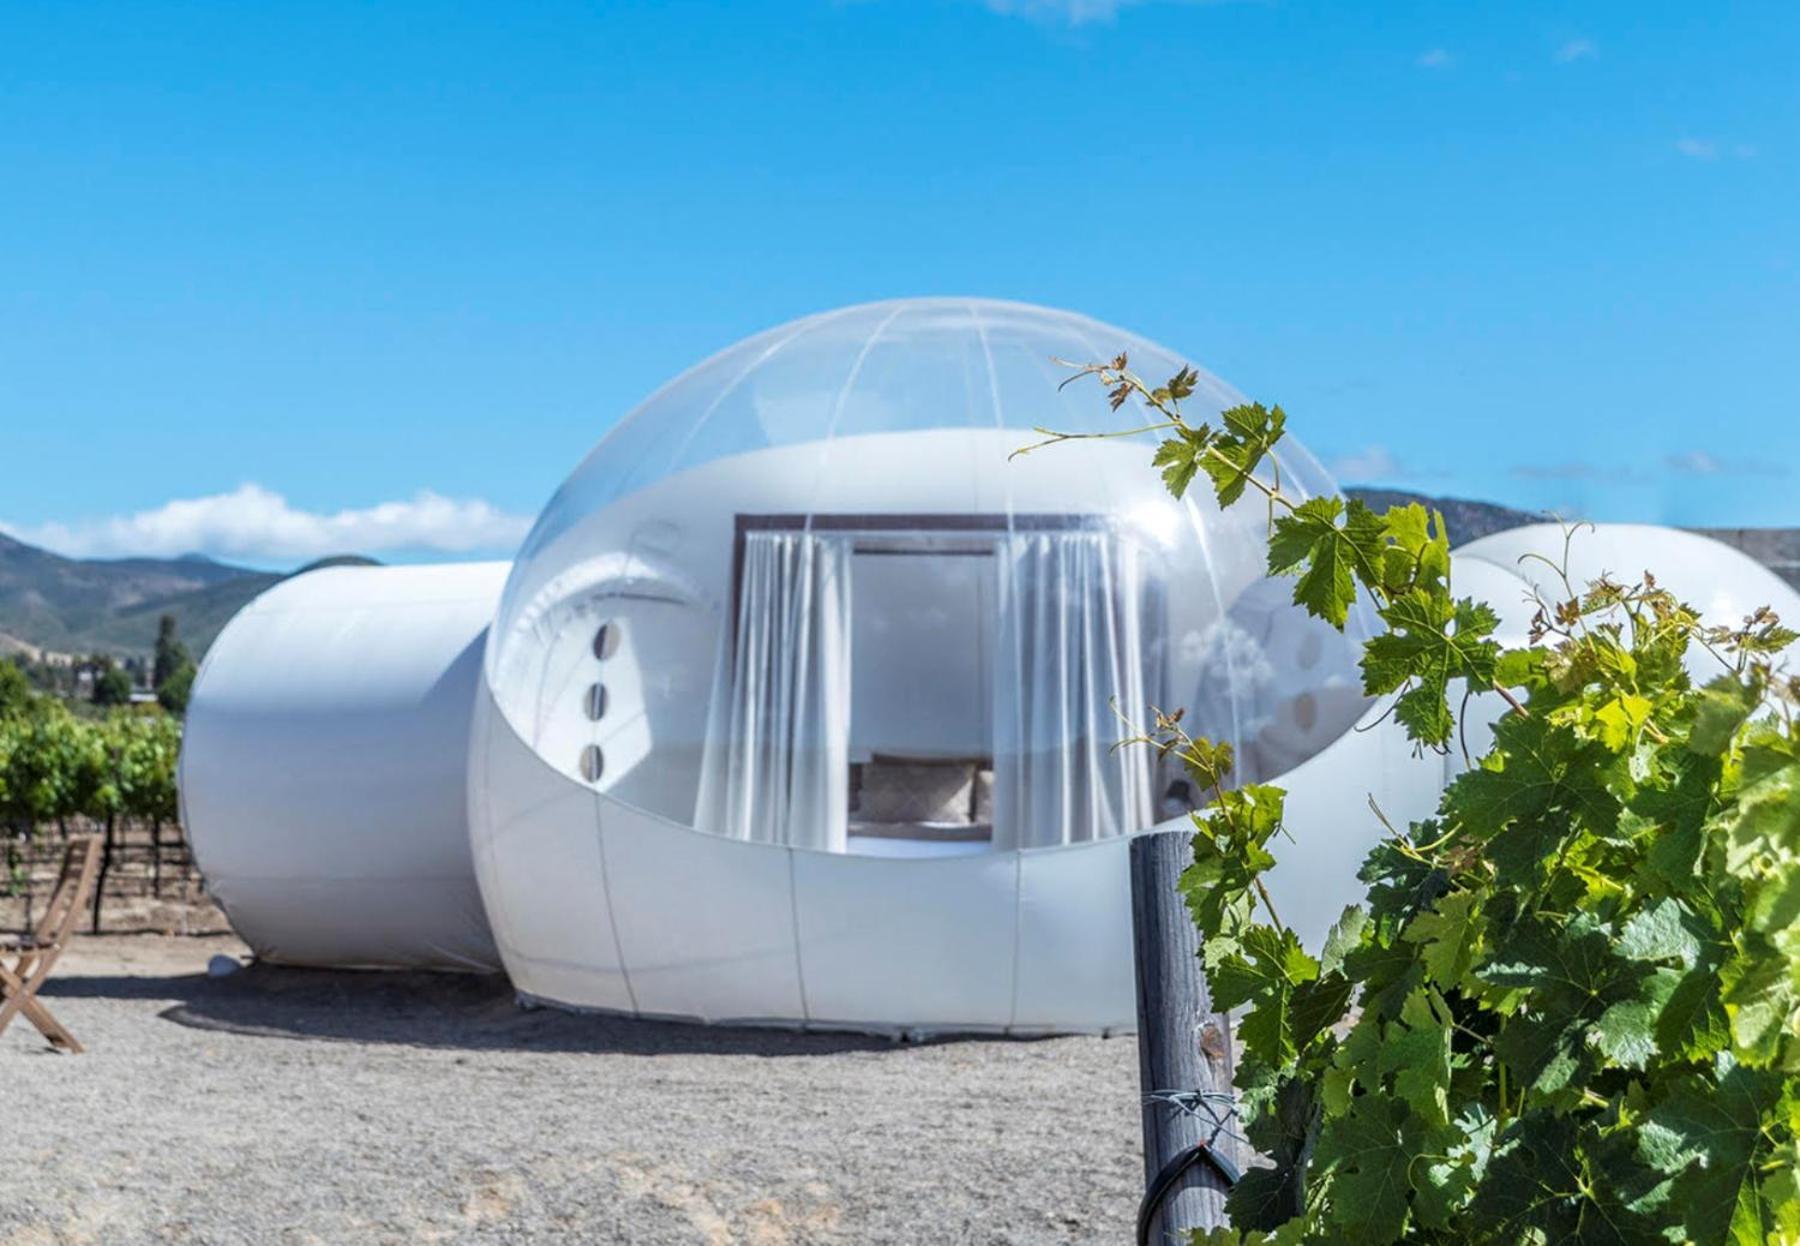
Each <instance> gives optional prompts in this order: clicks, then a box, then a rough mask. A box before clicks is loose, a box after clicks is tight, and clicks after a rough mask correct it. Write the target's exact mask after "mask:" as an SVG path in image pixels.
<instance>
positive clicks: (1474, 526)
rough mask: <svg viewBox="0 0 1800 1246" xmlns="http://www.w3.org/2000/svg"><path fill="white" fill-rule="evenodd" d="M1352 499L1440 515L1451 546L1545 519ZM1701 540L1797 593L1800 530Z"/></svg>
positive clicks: (1380, 493) (1483, 507)
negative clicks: (1734, 552)
mask: <svg viewBox="0 0 1800 1246" xmlns="http://www.w3.org/2000/svg"><path fill="white" fill-rule="evenodd" d="M1344 492H1345V493H1346V494H1348V495H1350V496H1351V497H1359V498H1361V499H1362V500H1363V501H1364V502H1367V503H1368V504H1369V505H1370V506H1372V507H1374V508H1375V509H1376V510H1383V509H1385V508H1387V507H1389V506H1395V505H1403V504H1405V503H1407V502H1422V503H1424V504H1425V505H1426V506H1434V507H1436V508H1437V509H1438V510H1441V511H1442V512H1443V513H1444V523H1445V525H1446V526H1448V527H1449V529H1450V544H1451V545H1466V544H1468V543H1469V542H1470V541H1475V540H1479V539H1480V538H1482V537H1484V536H1487V535H1488V534H1489V533H1492V532H1503V531H1505V530H1506V529H1507V528H1517V527H1519V526H1520V525H1521V524H1528V523H1542V522H1543V521H1544V520H1546V519H1548V518H1550V516H1548V515H1543V514H1535V513H1533V512H1531V511H1521V510H1514V509H1512V508H1511V507H1508V506H1496V505H1494V504H1493V503H1491V502H1470V501H1467V500H1466V499H1463V498H1433V497H1425V496H1423V495H1421V494H1416V493H1406V492H1403V491H1401V490H1399V489H1358V488H1351V489H1345V490H1344ZM1694 531H1695V532H1698V533H1700V534H1701V535H1702V536H1709V537H1711V538H1712V539H1713V540H1715V541H1722V542H1724V543H1725V544H1726V545H1730V546H1732V547H1734V548H1736V549H1740V550H1743V551H1744V553H1746V554H1748V555H1750V557H1752V558H1754V559H1756V561H1758V562H1760V563H1761V564H1762V565H1763V566H1765V567H1767V568H1768V569H1769V570H1771V571H1773V572H1774V573H1775V574H1776V575H1778V576H1780V577H1781V578H1782V579H1784V580H1786V581H1787V582H1788V583H1789V584H1792V585H1793V586H1794V587H1795V588H1797V589H1800V528H1695V529H1694Z"/></svg>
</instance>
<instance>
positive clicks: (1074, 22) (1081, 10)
mask: <svg viewBox="0 0 1800 1246" xmlns="http://www.w3.org/2000/svg"><path fill="white" fill-rule="evenodd" d="M1228 2H1229V0H981V4H982V7H983V8H985V9H987V11H988V12H990V13H998V14H1000V15H1001V16H1003V17H1023V18H1028V19H1030V20H1031V21H1035V22H1043V23H1045V24H1047V25H1058V26H1088V25H1093V24H1096V23H1103V24H1110V23H1112V22H1114V21H1117V20H1118V17H1119V14H1121V13H1123V12H1124V11H1125V10H1126V9H1136V8H1142V7H1145V6H1147V5H1150V4H1177V5H1184V6H1200V5H1207V4H1222V3H1228Z"/></svg>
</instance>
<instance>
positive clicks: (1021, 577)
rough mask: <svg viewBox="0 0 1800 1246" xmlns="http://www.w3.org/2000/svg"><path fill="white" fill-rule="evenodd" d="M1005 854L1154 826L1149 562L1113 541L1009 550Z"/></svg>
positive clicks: (1010, 545)
mask: <svg viewBox="0 0 1800 1246" xmlns="http://www.w3.org/2000/svg"><path fill="white" fill-rule="evenodd" d="M998 556H999V559H1000V577H999V580H1000V635H999V640H998V643H997V644H996V650H997V652H996V655H995V661H994V847H995V848H996V849H1006V848H1041V847H1047V846H1051V845H1056V844H1068V843H1080V842H1083V841H1086V840H1093V839H1104V838H1107V837H1108V836H1112V835H1124V834H1129V833H1130V832H1131V831H1134V830H1138V829H1140V828H1142V827H1144V826H1148V825H1149V824H1150V823H1151V822H1152V821H1153V820H1154V816H1155V815H1154V814H1153V812H1152V810H1153V809H1154V807H1155V806H1154V793H1153V792H1152V790H1151V782H1152V773H1153V769H1154V768H1153V766H1152V763H1151V756H1150V753H1149V751H1148V750H1146V749H1118V748H1115V747H1114V746H1115V745H1117V744H1118V742H1119V741H1120V740H1122V739H1124V738H1126V737H1127V736H1129V735H1131V734H1133V728H1132V726H1131V724H1145V723H1147V722H1148V720H1149V705H1150V693H1149V689H1148V687H1147V681H1146V678H1145V670H1144V664H1145V661H1146V655H1147V654H1148V653H1149V646H1148V644H1147V643H1146V641H1147V640H1148V639H1149V637H1148V636H1147V635H1146V627H1145V619H1144V617H1143V616H1144V598H1145V594H1146V591H1147V590H1146V585H1145V582H1144V574H1143V566H1142V559H1141V556H1140V554H1139V553H1138V551H1137V550H1136V549H1135V548H1134V547H1133V546H1131V545H1130V544H1128V543H1127V542H1125V541H1123V540H1120V539H1119V538H1118V537H1116V536H1113V535H1112V534H1110V533H1105V532H1082V531H1075V532H1041V533H1033V534H1030V535H1023V536H1014V537H1011V538H1009V539H1007V540H1006V541H1003V542H1002V543H1001V544H1000V547H999V554H998Z"/></svg>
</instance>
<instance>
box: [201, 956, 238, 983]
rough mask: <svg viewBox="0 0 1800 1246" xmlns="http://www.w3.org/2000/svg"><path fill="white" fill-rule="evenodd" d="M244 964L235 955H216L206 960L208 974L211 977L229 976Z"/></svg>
mask: <svg viewBox="0 0 1800 1246" xmlns="http://www.w3.org/2000/svg"><path fill="white" fill-rule="evenodd" d="M242 968H243V965H242V964H240V963H239V962H238V958H237V957H235V956H215V957H213V958H212V959H211V960H209V961H207V962H206V976H207V977H209V978H229V977H230V976H231V975H232V974H234V973H236V972H237V971H238V970H240V969H242Z"/></svg>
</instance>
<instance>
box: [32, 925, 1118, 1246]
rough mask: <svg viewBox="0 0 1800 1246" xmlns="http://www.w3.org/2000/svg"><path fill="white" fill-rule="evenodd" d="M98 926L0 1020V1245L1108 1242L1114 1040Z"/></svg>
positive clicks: (1113, 1233) (1113, 1170)
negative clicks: (606, 1003) (269, 952)
mask: <svg viewBox="0 0 1800 1246" xmlns="http://www.w3.org/2000/svg"><path fill="white" fill-rule="evenodd" d="M241 950H242V949H241V947H240V945H237V944H236V943H235V942H232V941H230V940H228V939H222V938H216V937H215V938H188V939H166V938H159V937H154V936H146V937H141V938H103V939H91V940H87V941H84V942H83V943H81V944H78V945H77V947H76V948H75V949H73V950H72V951H71V952H70V953H69V955H68V956H67V957H65V959H64V961H63V964H62V967H61V969H60V970H59V972H58V974H57V976H56V978H55V979H53V981H52V983H51V984H50V985H49V986H47V987H46V988H45V991H44V995H45V998H46V999H47V1000H48V1002H49V1003H50V1005H51V1007H52V1008H53V1009H54V1010H55V1012H56V1013H57V1015H58V1016H59V1017H61V1018H62V1019H63V1020H64V1021H65V1022H66V1023H67V1024H68V1025H69V1027H70V1028H71V1029H72V1030H74V1031H75V1033H76V1034H77V1035H78V1036H79V1037H80V1038H81V1039H82V1041H83V1042H85V1043H86V1044H87V1046H88V1054H86V1055H83V1056H60V1055H56V1054H54V1053H52V1052H50V1051H49V1049H48V1048H47V1047H45V1046H44V1045H43V1044H42V1042H41V1040H40V1039H39V1038H38V1035H37V1032H36V1031H35V1030H33V1029H32V1028H31V1026H30V1025H29V1023H26V1022H24V1021H20V1022H17V1023H15V1024H14V1025H13V1027H12V1028H11V1029H10V1030H8V1031H7V1033H6V1034H5V1035H4V1036H0V1246H48V1244H50V1243H65V1242H66V1243H75V1242H81V1243H89V1242H91V1243H101V1244H104V1246H126V1244H129V1243H137V1242H191V1243H214V1242H217V1243H262V1242H284V1243H285V1242H294V1243H302V1242H305V1243H314V1242H316V1243H330V1244H332V1246H336V1244H338V1243H360V1242H525V1241H544V1242H549V1241H572V1242H633V1243H646V1244H650V1246H662V1244H664V1243H669V1244H673V1243H709V1244H724V1243H753V1244H756V1246H773V1244H777V1243H793V1244H798V1243H835V1242H857V1243H885V1242H894V1243H937V1242H955V1243H1011V1242H1016V1243H1033V1244H1040V1243H1064V1242H1108V1243H1119V1242H1127V1241H1129V1240H1130V1236H1131V1224H1132V1216H1133V1213H1134V1199H1135V1195H1136V1191H1137V1188H1138V1182H1139V1180H1140V1169H1139V1164H1140V1163H1141V1160H1140V1159H1139V1153H1138V1139H1137V1114H1136V1106H1135V1095H1136V1048H1135V1046H1134V1045H1133V1043H1132V1040H1130V1039H1094V1038H1067V1039H1049V1040H1041V1041H1033V1042H1019V1041H1012V1042H996V1041H985V1040H983V1041H975V1040H964V1041H945V1042H938V1043H929V1044H923V1045H913V1046H893V1045H890V1044H888V1043H886V1042H884V1041H880V1040H867V1039H861V1038H853V1037H836V1036H826V1035H799V1034H783V1033H775V1032H763V1031H743V1030H715V1029H703V1028H697V1027H687V1026H675V1025H664V1024H656V1023H650V1022H636V1021H625V1020H620V1019H616V1018H603V1017H581V1016H570V1015H566V1014H562V1013H556V1012H550V1011H536V1012H523V1011H521V1010H519V1009H518V1008H516V1007H515V1006H514V1005H513V1003H512V999H511V994H510V991H509V990H508V989H507V988H506V987H505V985H504V984H503V983H501V982H499V981H498V980H493V979H486V980H484V979H475V978H461V977H451V976H434V975H424V974H376V973H322V972H314V971H306V970H283V969H277V968H270V967H255V968H251V969H247V970H244V971H243V972H240V973H238V974H235V975H233V976H231V977H228V978H221V979H209V978H208V977H206V976H205V974H204V966H205V963H206V960H207V958H208V957H209V956H212V955H214V954H217V953H221V952H225V953H234V954H235V953H237V952H240V951H241Z"/></svg>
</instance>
